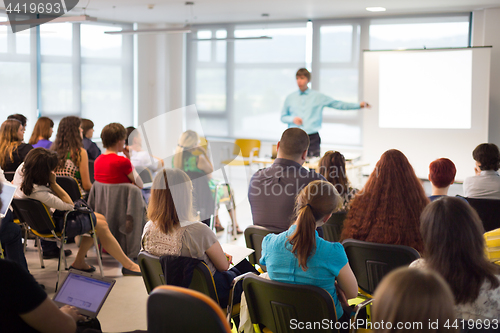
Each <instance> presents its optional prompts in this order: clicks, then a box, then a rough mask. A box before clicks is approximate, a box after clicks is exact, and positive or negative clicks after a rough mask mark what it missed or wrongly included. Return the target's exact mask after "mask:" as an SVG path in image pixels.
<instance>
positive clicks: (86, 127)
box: [80, 118, 94, 138]
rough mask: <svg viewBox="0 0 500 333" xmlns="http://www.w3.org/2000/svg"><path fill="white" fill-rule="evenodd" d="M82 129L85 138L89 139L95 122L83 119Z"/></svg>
mask: <svg viewBox="0 0 500 333" xmlns="http://www.w3.org/2000/svg"><path fill="white" fill-rule="evenodd" d="M80 127H81V128H82V130H83V137H84V138H85V137H87V133H88V131H90V130H91V129H93V128H94V122H93V121H92V120H90V119H85V118H82V119H81V125H80Z"/></svg>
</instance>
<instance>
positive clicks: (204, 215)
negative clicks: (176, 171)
mask: <svg viewBox="0 0 500 333" xmlns="http://www.w3.org/2000/svg"><path fill="white" fill-rule="evenodd" d="M186 174H187V175H188V176H189V178H190V179H191V182H192V184H193V206H194V209H195V211H199V212H200V217H199V218H200V220H201V221H203V220H207V219H209V218H210V217H211V216H212V215H213V214H214V213H215V212H214V209H215V199H214V196H213V194H212V191H211V190H210V186H209V185H208V181H209V178H208V176H206V175H204V174H202V173H201V172H193V171H187V172H186Z"/></svg>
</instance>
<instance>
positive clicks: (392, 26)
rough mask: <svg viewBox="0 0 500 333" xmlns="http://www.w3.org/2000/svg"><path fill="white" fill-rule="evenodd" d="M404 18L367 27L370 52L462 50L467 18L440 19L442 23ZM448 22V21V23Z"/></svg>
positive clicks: (466, 41) (373, 23) (467, 39)
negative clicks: (426, 49)
mask: <svg viewBox="0 0 500 333" xmlns="http://www.w3.org/2000/svg"><path fill="white" fill-rule="evenodd" d="M438 20H440V19H439V18H435V19H434V22H429V20H428V19H427V20H423V21H424V22H418V21H415V20H412V19H408V21H409V22H404V20H403V19H400V20H394V22H391V20H372V22H371V24H370V49H372V50H392V49H400V48H402V49H422V48H424V47H426V48H438V47H466V46H468V43H469V20H468V17H462V18H456V19H455V22H453V19H450V18H443V19H441V20H443V21H445V22H436V21H438ZM450 20H451V22H450Z"/></svg>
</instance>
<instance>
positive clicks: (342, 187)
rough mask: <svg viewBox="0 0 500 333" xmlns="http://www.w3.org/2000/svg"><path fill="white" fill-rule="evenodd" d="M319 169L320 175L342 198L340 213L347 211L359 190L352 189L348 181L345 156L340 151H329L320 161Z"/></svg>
mask: <svg viewBox="0 0 500 333" xmlns="http://www.w3.org/2000/svg"><path fill="white" fill-rule="evenodd" d="M318 167H319V173H320V174H321V175H322V176H323V177H325V178H326V180H327V181H329V182H330V183H332V184H333V186H335V189H336V190H337V192H339V194H340V197H341V198H342V207H341V209H340V211H347V210H348V209H349V202H350V201H351V199H352V198H354V196H355V195H356V193H357V192H358V189H356V188H353V187H351V184H350V183H349V179H347V174H346V168H345V157H344V155H342V154H341V153H339V152H338V151H333V150H329V151H327V152H326V153H325V155H323V157H322V158H321V159H320V160H319V163H318Z"/></svg>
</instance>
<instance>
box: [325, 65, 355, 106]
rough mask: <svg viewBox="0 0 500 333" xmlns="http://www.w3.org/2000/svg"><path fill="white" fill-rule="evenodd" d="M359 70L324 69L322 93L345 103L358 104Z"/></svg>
mask: <svg viewBox="0 0 500 333" xmlns="http://www.w3.org/2000/svg"><path fill="white" fill-rule="evenodd" d="M358 79H359V74H358V69H357V68H322V69H321V71H320V77H319V80H320V87H321V92H322V93H324V94H326V95H329V96H331V97H333V98H335V99H338V100H342V101H344V102H353V103H354V102H358Z"/></svg>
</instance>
